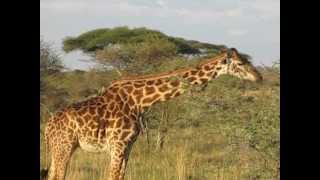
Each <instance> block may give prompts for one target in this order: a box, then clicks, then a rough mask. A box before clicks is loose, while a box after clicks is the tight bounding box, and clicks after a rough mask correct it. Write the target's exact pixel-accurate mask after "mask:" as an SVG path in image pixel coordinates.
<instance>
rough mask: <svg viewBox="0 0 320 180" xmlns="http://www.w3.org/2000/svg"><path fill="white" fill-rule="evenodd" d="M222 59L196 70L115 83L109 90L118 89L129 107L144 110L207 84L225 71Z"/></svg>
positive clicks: (216, 59)
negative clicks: (196, 86)
mask: <svg viewBox="0 0 320 180" xmlns="http://www.w3.org/2000/svg"><path fill="white" fill-rule="evenodd" d="M224 59H225V57H224V56H221V57H219V58H215V60H214V61H210V62H208V63H204V64H201V65H198V66H197V67H196V68H189V69H182V70H177V71H175V72H172V73H167V74H164V75H160V76H149V77H146V78H137V79H125V80H120V81H116V82H114V83H113V84H112V85H111V88H116V89H119V94H120V95H121V94H122V96H123V97H124V96H125V95H127V97H129V98H128V100H127V101H128V103H129V105H131V107H139V109H140V108H142V109H144V108H146V107H150V106H151V105H153V104H154V103H156V102H159V101H167V100H170V99H173V98H175V97H177V96H179V95H181V94H183V93H184V92H185V91H186V90H187V89H188V88H189V87H191V86H192V85H203V84H207V83H208V82H209V81H210V80H212V79H214V78H216V77H218V76H219V75H220V74H221V72H222V71H224V70H225V67H224V66H223V65H222V64H221V61H223V60H224ZM122 99H125V98H122ZM130 101H131V103H130Z"/></svg>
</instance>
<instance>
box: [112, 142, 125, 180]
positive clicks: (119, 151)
mask: <svg viewBox="0 0 320 180" xmlns="http://www.w3.org/2000/svg"><path fill="white" fill-rule="evenodd" d="M125 151H126V146H125V144H124V143H122V142H114V145H113V146H112V149H111V161H110V167H109V179H108V180H123V179H124V171H123V170H122V166H123V163H124V161H125Z"/></svg>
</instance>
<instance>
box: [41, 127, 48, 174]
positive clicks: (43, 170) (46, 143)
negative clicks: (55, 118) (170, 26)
mask: <svg viewBox="0 0 320 180" xmlns="http://www.w3.org/2000/svg"><path fill="white" fill-rule="evenodd" d="M48 140H49V139H48V136H47V134H46V131H45V135H44V143H45V148H44V151H45V167H44V169H41V170H40V177H41V180H44V179H47V177H48V172H49V168H48V157H49V141H48Z"/></svg>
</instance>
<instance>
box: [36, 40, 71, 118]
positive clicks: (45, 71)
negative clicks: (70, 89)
mask: <svg viewBox="0 0 320 180" xmlns="http://www.w3.org/2000/svg"><path fill="white" fill-rule="evenodd" d="M63 69H64V65H63V63H62V60H61V58H60V56H59V54H58V53H57V52H56V51H55V50H54V49H53V47H52V44H51V43H49V42H46V41H44V40H43V39H42V38H40V112H41V113H43V112H45V114H47V112H48V110H49V109H50V108H49V107H47V105H48V104H50V103H48V102H47V101H48V99H50V97H56V96H57V94H61V93H65V92H62V91H60V90H59V89H57V88H56V87H55V86H52V85H50V81H49V80H48V78H49V77H50V76H51V75H55V74H58V73H60V72H61V71H62V70H63ZM55 99H56V101H58V98H55ZM59 103H60V102H56V103H54V104H59ZM52 104H53V103H52ZM41 119H42V118H41Z"/></svg>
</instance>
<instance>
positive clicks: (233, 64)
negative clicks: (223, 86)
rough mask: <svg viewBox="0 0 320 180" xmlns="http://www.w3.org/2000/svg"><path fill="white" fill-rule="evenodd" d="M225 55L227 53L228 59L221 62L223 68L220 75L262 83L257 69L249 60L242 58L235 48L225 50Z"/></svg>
mask: <svg viewBox="0 0 320 180" xmlns="http://www.w3.org/2000/svg"><path fill="white" fill-rule="evenodd" d="M223 53H225V57H226V58H224V59H222V60H221V61H220V65H221V66H222V68H221V71H220V72H219V73H218V75H221V74H230V75H233V76H236V77H238V78H240V79H245V80H249V81H254V82H261V81H262V76H261V74H260V73H259V72H258V71H257V69H256V68H255V67H254V66H253V65H252V64H251V62H250V61H248V59H247V58H245V57H243V56H241V55H240V54H239V53H238V51H237V50H236V49H235V48H231V49H228V50H224V51H223Z"/></svg>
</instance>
